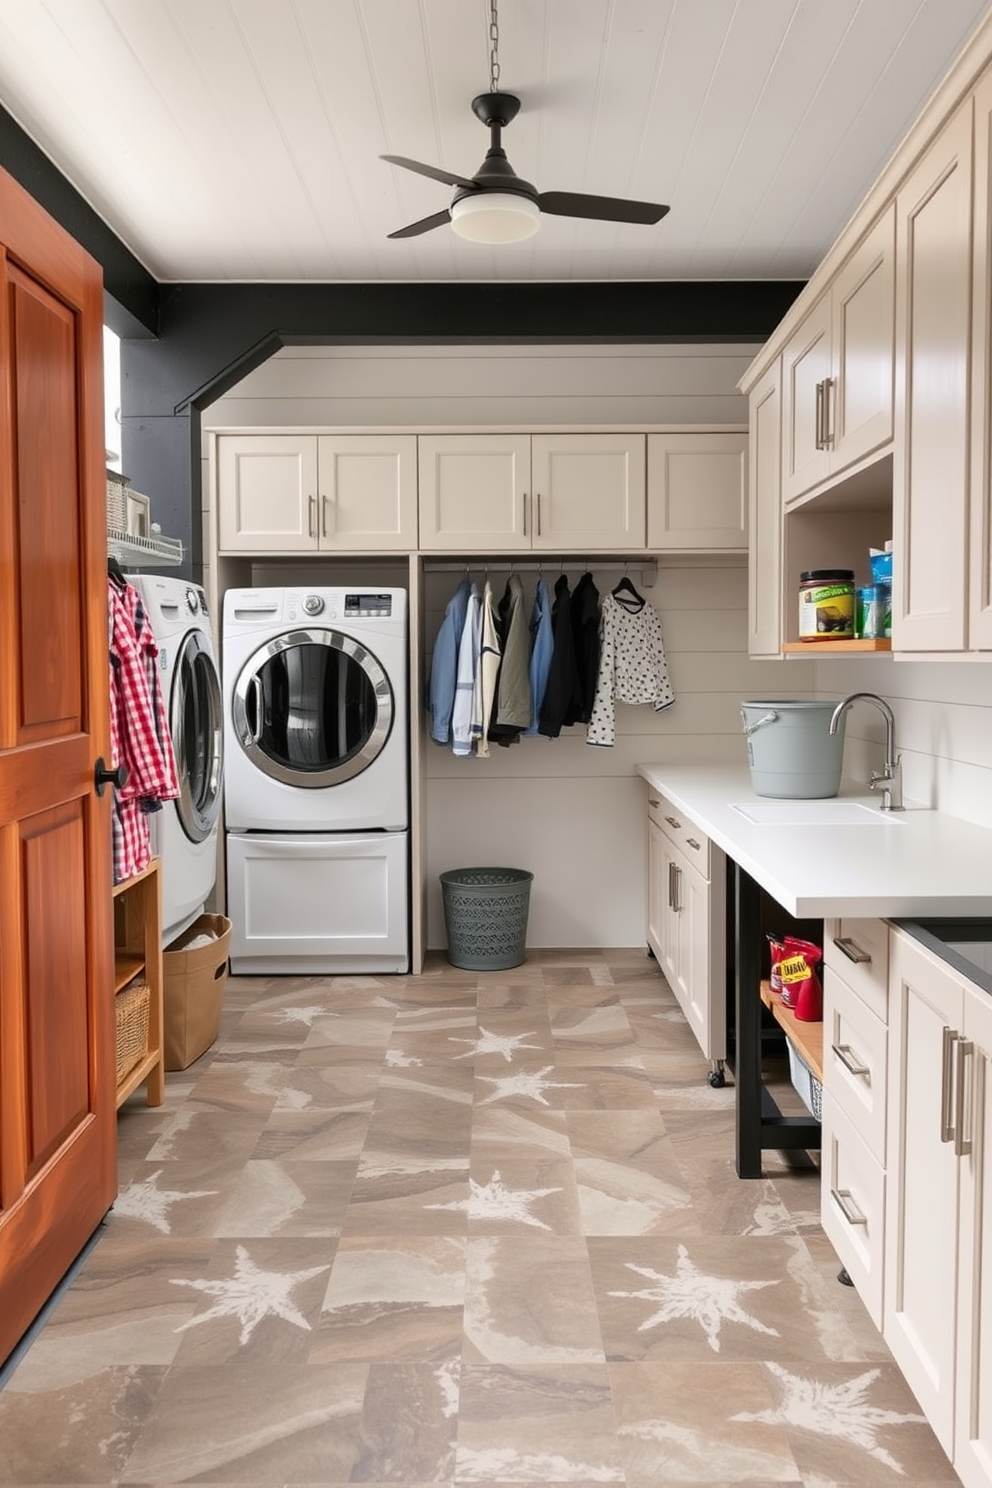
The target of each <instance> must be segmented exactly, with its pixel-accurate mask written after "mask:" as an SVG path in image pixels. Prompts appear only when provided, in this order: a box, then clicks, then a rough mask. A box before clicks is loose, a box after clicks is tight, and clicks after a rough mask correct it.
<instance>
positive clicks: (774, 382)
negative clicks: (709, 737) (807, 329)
mask: <svg viewBox="0 0 992 1488" xmlns="http://www.w3.org/2000/svg"><path fill="white" fill-rule="evenodd" d="M781 455H782V383H781V360H780V359H779V360H776V361H775V362H773V363H772V365H771V366H770V367H769V369H768V371H767V372H766V373H765V375H764V376H763V377H762V378H761V379H760V381H759V382H757V383H756V384H755V385H754V387H753V388H752V389H751V436H750V453H749V460H750V485H751V500H750V503H749V518H748V526H749V536H748V549H749V553H750V561H749V563H748V573H747V585H748V599H747V649H748V654H749V655H751V656H778V655H779V654H780V652H781V648H782V632H783V616H782V600H783V594H782V582H783V576H782V458H781Z"/></svg>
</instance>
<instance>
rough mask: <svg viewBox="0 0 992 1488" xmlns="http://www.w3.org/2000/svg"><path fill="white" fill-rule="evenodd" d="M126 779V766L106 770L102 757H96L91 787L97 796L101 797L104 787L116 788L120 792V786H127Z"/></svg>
mask: <svg viewBox="0 0 992 1488" xmlns="http://www.w3.org/2000/svg"><path fill="white" fill-rule="evenodd" d="M127 777H128V769H127V765H118V766H117V767H116V768H115V769H113V770H108V768H107V766H106V764H105V763H104V759H103V755H102V754H101V755H99V756H98V757H97V762H96V765H95V766H94V769H93V785H94V788H95V790H96V793H97V795H98V796H102V795H103V791H104V787H105V786H108V785H113V786H116V787H117V789H118V790H120V788H121V786H122V785H127Z"/></svg>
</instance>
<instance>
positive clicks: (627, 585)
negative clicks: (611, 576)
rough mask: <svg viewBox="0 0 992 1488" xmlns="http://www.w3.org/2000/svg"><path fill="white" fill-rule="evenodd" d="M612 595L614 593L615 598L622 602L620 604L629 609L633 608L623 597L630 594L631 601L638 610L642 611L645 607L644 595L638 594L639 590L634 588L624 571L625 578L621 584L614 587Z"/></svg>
mask: <svg viewBox="0 0 992 1488" xmlns="http://www.w3.org/2000/svg"><path fill="white" fill-rule="evenodd" d="M612 593H613V598H614V599H618V600H620V603H621V604H623V605H624V606H625V607H626V608H628V609H629V608H631V606H630V604H629V603H628V602H627V601H626V600H624V599H623V598H622V596H623V595H624V594H629V595H630V598H631V600H632V601H633V603H634V604H635V605H636V606H637V608H638V609H642V608H643V606H644V603H645V599H644V595H643V594H638V592H637V590H636V589H635V588H634V586H633V584H632V583H631V582H630V580H629V579H628V577H627V573H626V570H625V571H624V575H623V578H622V579H621V580H620V582H619V583H618V584H616V585H615V586H614V588H613V591H612Z"/></svg>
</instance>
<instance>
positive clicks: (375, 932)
mask: <svg viewBox="0 0 992 1488" xmlns="http://www.w3.org/2000/svg"><path fill="white" fill-rule="evenodd" d="M407 644H408V643H407V596H406V592H405V591H404V590H402V589H385V588H383V589H375V588H358V587H353V588H320V587H305V588H304V587H300V588H278V589H276V588H256V589H230V590H228V592H227V593H226V594H225V596H224V620H223V666H222V671H223V697H224V729H225V741H226V747H225V786H224V806H225V817H226V829H227V840H226V849H227V894H228V905H227V908H228V915H229V916H230V919H231V922H232V929H231V970H232V972H234V973H235V975H237V974H239V973H249V974H279V973H296V974H304V975H311V974H317V975H333V974H335V973H362V972H403V971H406V970H408V969H409V882H410V877H409V831H408V823H409V782H408V776H409V762H408V740H407V717H408V704H407V667H408V663H407Z"/></svg>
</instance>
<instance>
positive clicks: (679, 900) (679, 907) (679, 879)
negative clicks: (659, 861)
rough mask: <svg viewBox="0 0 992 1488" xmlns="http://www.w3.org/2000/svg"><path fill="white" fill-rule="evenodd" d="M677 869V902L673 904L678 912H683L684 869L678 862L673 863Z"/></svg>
mask: <svg viewBox="0 0 992 1488" xmlns="http://www.w3.org/2000/svg"><path fill="white" fill-rule="evenodd" d="M672 866H673V867H674V869H675V903H674V904H673V905H672V908H673V909H674V911H675V913H676V914H681V913H682V869H681V868H680V867H679V866H678V864H677V863H675V864H673V865H672Z"/></svg>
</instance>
